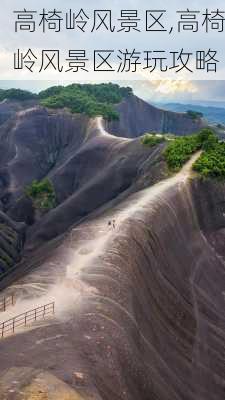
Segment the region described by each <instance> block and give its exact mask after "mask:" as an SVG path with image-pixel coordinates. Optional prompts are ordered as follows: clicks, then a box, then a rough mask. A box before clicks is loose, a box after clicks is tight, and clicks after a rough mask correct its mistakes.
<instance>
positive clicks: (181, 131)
mask: <svg viewBox="0 0 225 400" xmlns="http://www.w3.org/2000/svg"><path fill="white" fill-rule="evenodd" d="M117 110H118V112H119V115H120V118H119V121H113V122H110V123H108V124H107V129H108V130H109V132H111V133H112V134H113V135H116V136H124V137H137V136H140V135H142V134H144V133H146V132H152V131H153V132H161V133H174V134H176V135H187V134H190V133H193V132H196V131H198V130H199V129H200V128H202V127H203V126H204V125H205V122H204V121H203V120H202V119H201V118H199V119H196V120H193V119H192V118H190V117H189V116H188V115H187V114H185V113H175V112H171V111H165V110H161V109H159V108H156V107H154V106H152V105H150V104H148V103H146V102H145V101H143V100H141V99H139V98H138V97H136V96H130V97H128V98H127V99H125V100H124V101H123V102H122V103H121V104H119V105H118V106H117Z"/></svg>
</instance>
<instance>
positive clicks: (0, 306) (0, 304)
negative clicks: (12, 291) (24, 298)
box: [0, 295, 14, 312]
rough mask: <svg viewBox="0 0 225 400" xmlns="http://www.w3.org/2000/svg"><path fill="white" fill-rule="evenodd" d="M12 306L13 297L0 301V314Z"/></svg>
mask: <svg viewBox="0 0 225 400" xmlns="http://www.w3.org/2000/svg"><path fill="white" fill-rule="evenodd" d="M13 305H14V296H13V295H11V296H9V297H4V298H3V299H1V300H0V312H4V311H5V310H6V309H7V308H8V307H10V306H13Z"/></svg>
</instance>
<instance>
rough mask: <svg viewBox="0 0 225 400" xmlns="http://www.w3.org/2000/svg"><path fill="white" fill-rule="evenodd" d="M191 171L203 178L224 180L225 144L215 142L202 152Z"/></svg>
mask: <svg viewBox="0 0 225 400" xmlns="http://www.w3.org/2000/svg"><path fill="white" fill-rule="evenodd" d="M193 169H194V171H197V172H199V173H200V174H201V175H202V176H204V177H209V178H217V179H225V143H219V142H217V143H216V144H214V146H213V147H212V148H209V147H208V148H207V149H206V150H205V151H203V153H202V154H201V156H200V157H199V159H198V160H197V161H196V162H195V163H194V165H193Z"/></svg>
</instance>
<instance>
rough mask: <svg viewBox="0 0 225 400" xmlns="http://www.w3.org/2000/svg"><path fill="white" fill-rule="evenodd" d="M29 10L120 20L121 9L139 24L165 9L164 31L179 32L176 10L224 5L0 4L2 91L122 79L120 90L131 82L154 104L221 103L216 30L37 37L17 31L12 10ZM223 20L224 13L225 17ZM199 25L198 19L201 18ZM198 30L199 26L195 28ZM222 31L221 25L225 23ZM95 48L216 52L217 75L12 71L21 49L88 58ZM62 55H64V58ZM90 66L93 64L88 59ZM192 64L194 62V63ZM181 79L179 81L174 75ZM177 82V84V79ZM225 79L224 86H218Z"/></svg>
mask: <svg viewBox="0 0 225 400" xmlns="http://www.w3.org/2000/svg"><path fill="white" fill-rule="evenodd" d="M24 8H26V9H27V10H33V11H37V16H39V14H40V13H41V12H42V9H43V8H45V10H46V11H50V10H52V9H54V8H56V9H57V10H61V11H62V12H63V13H65V12H67V11H68V10H69V9H70V8H71V9H72V10H73V11H75V12H77V11H79V10H80V9H81V8H83V9H84V11H85V12H86V13H87V14H88V15H89V16H90V17H91V15H93V11H94V10H95V9H98V10H101V9H106V8H107V9H110V10H111V11H112V15H113V16H115V17H116V19H117V18H118V17H120V12H121V10H137V11H138V13H139V17H140V18H141V20H142V21H144V19H145V11H146V10H149V9H152V10H166V14H165V19H164V20H162V22H163V23H165V26H166V27H168V29H169V27H170V26H174V27H177V18H178V15H179V14H178V13H177V11H182V10H183V11H184V10H187V8H188V9H189V10H192V11H194V10H195V11H200V14H199V15H201V13H204V12H205V10H206V8H208V10H209V11H212V10H216V9H217V8H218V9H220V10H223V9H224V0H215V2H213V4H212V0H182V2H181V1H180V0H170V1H168V0H167V1H166V0H151V1H149V0H108V2H107V6H106V2H105V0H98V1H97V2H96V3H95V2H94V0H85V2H84V1H83V0H76V2H75V1H74V0H64V1H63V2H62V0H39V1H38V2H37V0H1V10H2V12H1V13H0V87H2V88H4V87H6V88H7V87H20V88H27V89H29V90H32V91H38V90H41V89H42V88H45V87H48V86H52V85H53V84H55V83H62V82H64V83H66V81H68V82H71V81H73V82H74V81H78V80H79V81H81V82H84V81H86V80H88V81H91V82H96V81H115V80H120V81H121V84H122V85H124V81H127V80H128V81H129V85H130V86H132V87H133V88H134V91H135V93H136V94H138V95H139V96H140V97H143V98H154V100H155V101H168V100H169V101H170V100H171V101H176V100H179V101H182V102H186V101H195V100H204V99H208V100H210V101H225V90H224V86H225V85H224V82H225V51H224V43H225V40H224V36H225V32H222V33H218V32H217V31H216V30H214V31H211V32H210V34H206V33H204V30H202V29H201V28H199V31H200V32H197V33H194V32H181V33H180V34H178V33H177V30H176V28H174V31H173V33H172V34H171V35H169V34H168V32H166V33H165V32H157V33H153V32H151V33H146V32H145V31H143V32H140V33H137V32H135V31H133V32H130V33H125V32H121V33H111V32H107V31H106V32H101V31H99V32H95V33H92V34H91V33H90V32H89V31H88V32H86V33H85V34H83V33H81V32H80V33H79V32H77V31H66V30H65V29H63V30H62V31H61V32H58V33H56V32H53V31H48V32H47V33H46V34H43V32H42V31H41V29H40V28H38V25H36V27H37V29H36V32H33V33H31V32H26V31H23V32H18V33H16V32H15V20H16V15H17V14H15V13H14V11H21V10H23V9H24ZM224 15H225V14H224ZM201 21H202V19H201ZM199 27H200V24H199ZM224 28H225V24H224ZM96 47H98V49H99V48H101V49H109V48H111V49H115V50H118V49H125V48H128V49H129V50H132V49H134V48H135V49H136V50H140V51H144V50H150V49H151V50H158V51H159V50H165V51H176V50H179V49H181V48H184V49H185V50H186V51H190V52H193V53H194V52H195V51H197V50H202V49H209V48H211V49H217V50H218V58H219V59H220V61H221V62H220V67H219V68H218V73H217V74H215V73H211V74H205V73H203V72H200V73H198V74H197V73H194V74H190V73H188V72H187V71H182V73H181V74H176V73H174V70H171V71H167V72H166V74H165V73H164V74H160V73H158V72H156V73H154V74H153V75H150V74H149V71H148V70H146V71H143V70H142V69H141V68H138V69H137V72H136V73H132V74H126V73H121V74H118V73H117V74H115V73H112V74H111V73H103V72H101V73H97V74H96V73H94V72H93V71H90V72H89V73H88V74H86V73H85V72H83V73H82V74H79V75H78V74H74V73H71V74H70V73H69V74H68V75H66V74H65V73H64V72H63V73H62V74H60V73H56V72H55V71H54V70H50V71H47V70H46V71H45V72H43V73H39V71H38V70H35V73H33V74H32V73H31V72H30V71H28V70H24V71H20V70H14V68H13V55H14V53H15V52H16V51H17V49H20V50H21V51H24V52H25V51H26V50H27V49H29V48H31V49H32V50H33V51H34V53H35V54H40V53H41V51H42V50H43V49H59V50H60V51H61V52H62V54H66V52H67V51H68V49H86V50H87V52H90V54H92V53H93V50H94V49H96ZM63 52H64V53H63ZM91 61H92V60H91ZM193 65H194V61H193ZM178 75H179V76H178ZM175 79H176V80H175ZM223 80H224V82H222V81H223Z"/></svg>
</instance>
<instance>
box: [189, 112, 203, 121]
mask: <svg viewBox="0 0 225 400" xmlns="http://www.w3.org/2000/svg"><path fill="white" fill-rule="evenodd" d="M187 115H188V116H189V117H190V118H191V119H193V120H196V119H199V118H202V117H203V114H202V113H201V112H198V111H193V110H188V111H187Z"/></svg>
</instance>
